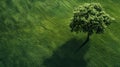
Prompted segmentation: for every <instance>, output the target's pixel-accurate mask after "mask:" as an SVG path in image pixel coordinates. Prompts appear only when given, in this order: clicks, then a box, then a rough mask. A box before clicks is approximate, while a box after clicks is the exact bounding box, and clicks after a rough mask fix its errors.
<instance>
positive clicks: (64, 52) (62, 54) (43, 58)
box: [0, 0, 120, 67]
mask: <svg viewBox="0 0 120 67" xmlns="http://www.w3.org/2000/svg"><path fill="white" fill-rule="evenodd" d="M86 2H99V3H101V4H102V6H103V8H104V10H105V11H106V12H107V13H109V14H110V15H111V16H113V17H114V18H115V19H116V20H115V22H113V23H112V24H111V25H110V26H109V27H108V29H106V31H105V33H104V34H100V35H98V34H94V35H92V36H91V40H90V42H89V43H87V44H86V46H84V47H83V48H82V49H81V50H79V52H78V53H74V51H75V50H76V49H77V48H78V47H79V46H80V45H81V44H82V43H83V41H84V40H85V38H86V34H84V33H79V34H75V33H71V32H70V29H69V23H70V18H71V17H72V16H73V14H72V12H73V9H74V7H77V6H79V5H81V4H82V3H86ZM119 6H120V1H119V0H82V1H80V0H70V1H69V0H60V1H59V0H24V1H23V0H9V1H8V0H1V1H0V67H120V58H119V57H120V53H119V52H120V48H119V47H120V36H119V33H120V30H119V29H120V26H119V25H120V22H119V20H120V15H119V14H120V9H119Z"/></svg>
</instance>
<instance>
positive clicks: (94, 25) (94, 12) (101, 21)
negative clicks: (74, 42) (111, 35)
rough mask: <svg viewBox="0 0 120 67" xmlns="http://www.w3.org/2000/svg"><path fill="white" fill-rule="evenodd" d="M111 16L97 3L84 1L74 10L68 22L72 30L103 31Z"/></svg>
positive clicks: (110, 20)
mask: <svg viewBox="0 0 120 67" xmlns="http://www.w3.org/2000/svg"><path fill="white" fill-rule="evenodd" d="M112 20H114V18H112V17H111V16H109V14H107V13H106V12H105V11H104V10H103V8H102V6H101V5H100V4H99V3H85V4H83V5H80V6H79V7H77V8H76V9H75V10H74V16H73V18H72V21H71V23H70V28H71V31H72V32H79V31H80V32H81V31H82V32H88V33H89V34H90V35H91V34H92V33H94V32H95V33H103V32H104V30H105V28H106V27H107V26H108V25H110V24H111V22H112Z"/></svg>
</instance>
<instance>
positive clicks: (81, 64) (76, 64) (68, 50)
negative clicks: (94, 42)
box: [43, 38, 89, 67]
mask: <svg viewBox="0 0 120 67" xmlns="http://www.w3.org/2000/svg"><path fill="white" fill-rule="evenodd" d="M83 42H84V40H78V39H75V38H72V39H71V40H69V41H67V42H66V43H65V44H63V46H61V47H60V48H58V49H57V50H56V51H55V52H54V53H53V55H52V56H51V57H50V58H48V59H46V60H45V61H44V63H43V64H44V65H45V67H86V66H87V61H86V60H85V59H84V56H85V54H86V52H87V51H88V49H89V45H88V44H86V45H85V46H84V47H82V48H81V49H80V50H79V51H78V52H77V53H76V50H77V49H78V48H79V47H80V46H81V45H82V43H83Z"/></svg>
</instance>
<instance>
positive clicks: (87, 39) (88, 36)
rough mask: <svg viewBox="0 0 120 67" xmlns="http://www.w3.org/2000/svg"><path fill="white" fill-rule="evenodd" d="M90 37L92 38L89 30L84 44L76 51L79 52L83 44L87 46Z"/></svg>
mask: <svg viewBox="0 0 120 67" xmlns="http://www.w3.org/2000/svg"><path fill="white" fill-rule="evenodd" d="M89 39H90V33H89V32H88V33H87V38H86V40H85V41H84V42H83V44H82V45H81V46H80V47H79V48H78V49H77V51H76V52H78V51H79V50H80V49H81V48H82V47H83V46H85V44H86V43H87V42H88V41H89Z"/></svg>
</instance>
